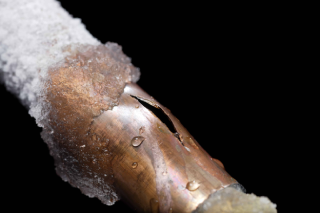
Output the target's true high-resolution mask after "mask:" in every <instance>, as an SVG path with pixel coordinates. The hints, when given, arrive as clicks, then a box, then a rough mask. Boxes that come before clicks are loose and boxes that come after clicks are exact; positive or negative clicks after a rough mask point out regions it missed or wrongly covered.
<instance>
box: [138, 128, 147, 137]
mask: <svg viewBox="0 0 320 213" xmlns="http://www.w3.org/2000/svg"><path fill="white" fill-rule="evenodd" d="M145 130H146V128H145V127H144V126H142V127H140V129H139V134H140V135H141V134H142V133H144V131H145Z"/></svg>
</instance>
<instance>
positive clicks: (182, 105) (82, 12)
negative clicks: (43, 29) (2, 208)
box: [0, 1, 289, 212]
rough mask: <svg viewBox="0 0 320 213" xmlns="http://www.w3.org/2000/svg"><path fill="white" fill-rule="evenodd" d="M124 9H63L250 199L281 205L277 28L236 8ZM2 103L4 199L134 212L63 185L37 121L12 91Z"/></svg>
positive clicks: (28, 205)
mask: <svg viewBox="0 0 320 213" xmlns="http://www.w3.org/2000/svg"><path fill="white" fill-rule="evenodd" d="M69 2H73V4H71V3H69ZM118 3H119V4H116V5H114V4H111V3H110V2H108V1H96V2H94V1H93V2H92V1H83V2H81V1H62V6H63V7H64V8H65V9H66V10H67V11H69V12H70V13H71V14H72V15H73V16H75V17H79V18H81V19H82V22H83V23H84V24H85V25H86V27H87V29H88V30H89V31H90V32H91V33H92V34H93V36H95V37H97V38H98V39H99V40H100V41H101V42H103V43H105V42H107V41H112V42H116V43H118V44H120V45H121V46H122V47H123V51H124V53H125V54H127V55H128V56H129V57H131V58H132V62H133V64H134V65H135V66H137V67H139V68H140V69H141V73H142V75H141V78H140V80H139V82H138V84H139V85H140V86H141V87H142V88H143V89H144V90H146V91H147V92H148V93H149V94H150V95H152V96H153V97H155V98H156V99H157V100H158V101H159V102H160V103H162V104H163V105H164V106H166V107H168V108H169V109H170V110H171V111H172V112H173V114H174V115H176V117H177V118H179V119H180V121H181V123H182V124H184V126H185V127H186V128H187V129H188V130H189V132H190V133H191V134H192V135H193V136H194V137H195V138H196V139H197V141H198V142H199V143H200V144H201V146H203V147H204V149H205V150H207V152H208V153H209V154H210V155H211V156H212V157H214V158H217V159H220V160H221V161H222V163H223V164H224V165H225V168H226V170H227V171H228V172H229V173H230V174H231V175H232V176H233V177H234V178H235V179H237V180H238V181H239V182H240V183H241V184H242V185H243V186H244V187H245V188H246V189H247V192H249V193H255V194H256V195H258V196H262V195H264V196H267V197H269V198H270V199H271V201H273V202H274V203H277V204H278V205H280V203H281V200H280V196H282V195H281V193H279V192H278V187H279V185H280V184H281V183H283V182H284V180H285V177H283V175H281V173H280V171H283V170H285V168H286V167H283V166H281V164H282V163H280V162H279V160H285V158H284V159H282V158H281V157H280V153H283V152H284V150H283V149H282V148H280V147H282V145H283V144H286V143H288V141H287V139H286V138H287V137H286V134H285V131H284V129H285V128H286V121H285V119H286V112H285V110H286V109H285V104H284V103H285V100H286V96H287V93H289V92H288V91H287V89H286V88H284V87H283V86H281V84H282V83H283V82H284V81H285V80H284V78H283V76H282V75H281V74H280V73H281V69H283V66H284V65H283V64H281V63H280V62H281V52H282V49H281V45H279V44H280V43H281V41H279V37H281V34H279V31H278V25H272V23H270V19H268V16H266V17H265V16H264V15H261V14H259V13H260V12H261V11H260V10H259V9H257V11H251V12H250V13H247V11H245V12H241V11H237V5H233V6H232V5H230V7H229V6H228V7H223V8H220V7H218V6H217V7H213V6H210V7H209V5H200V4H199V5H198V4H193V5H186V4H183V5H180V6H177V7H176V6H173V5H170V4H167V5H165V4H162V3H157V4H156V3H155V4H154V5H148V4H144V5H142V4H141V5H127V4H125V3H121V2H118ZM229 8H231V9H232V10H229ZM0 95H1V96H0V97H1V105H0V107H1V111H2V113H1V114H2V115H1V116H2V119H1V122H2V128H1V133H2V135H3V139H1V142H2V148H1V150H2V152H3V155H2V156H1V161H2V173H1V174H2V179H3V181H2V184H5V185H7V187H6V188H7V189H6V190H5V192H2V193H3V194H5V195H6V196H8V197H9V198H10V199H9V200H13V201H17V200H19V201H18V202H13V203H12V205H11V204H10V206H11V208H13V209H15V208H17V207H19V206H24V208H25V209H33V211H35V212H38V211H39V212H40V211H43V210H44V209H43V206H46V207H45V208H46V209H47V208H48V209H50V210H54V211H62V212H67V211H68V210H72V211H74V212H76V211H83V212H84V211H89V210H93V211H95V212H96V211H97V210H102V211H106V212H107V211H108V212H113V211H125V212H131V210H130V209H128V207H127V206H126V205H124V204H123V203H122V202H118V203H116V204H115V205H114V206H111V207H108V206H105V205H103V204H102V203H101V202H100V201H99V200H98V199H90V198H88V197H86V196H84V195H82V194H81V193H80V190H79V189H76V188H73V187H71V186H70V185H69V184H68V183H65V182H63V181H62V180H61V179H60V177H58V176H57V175H56V173H55V170H54V162H53V159H52V157H51V156H50V155H49V150H48V148H47V146H46V144H45V143H44V142H43V141H42V139H41V138H40V131H41V129H40V128H38V127H37V126H36V124H35V121H34V119H33V118H31V117H30V116H29V115H28V113H27V110H26V109H24V108H23V107H22V106H21V104H20V103H19V101H18V100H17V99H16V98H15V97H14V96H13V95H11V94H10V93H8V92H7V91H6V90H5V88H4V86H3V85H1V87H0ZM281 208H282V207H281V205H280V206H279V207H278V209H281Z"/></svg>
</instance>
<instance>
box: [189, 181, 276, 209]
mask: <svg viewBox="0 0 320 213" xmlns="http://www.w3.org/2000/svg"><path fill="white" fill-rule="evenodd" d="M211 212H219V213H276V212H277V210H276V205H275V204H273V203H272V202H271V201H270V200H269V199H268V198H266V197H257V196H256V195H254V194H244V193H243V192H241V191H239V190H237V189H234V188H231V187H227V188H224V189H222V190H219V191H217V192H215V193H213V194H211V195H210V196H209V198H208V199H207V200H205V201H204V202H203V203H202V204H200V205H199V206H198V208H197V209H196V210H195V211H193V212H192V213H211Z"/></svg>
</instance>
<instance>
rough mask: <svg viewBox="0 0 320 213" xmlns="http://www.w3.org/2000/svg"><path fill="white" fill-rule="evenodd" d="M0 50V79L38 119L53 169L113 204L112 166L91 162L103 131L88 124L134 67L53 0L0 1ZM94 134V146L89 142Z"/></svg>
mask: <svg viewBox="0 0 320 213" xmlns="http://www.w3.org/2000/svg"><path fill="white" fill-rule="evenodd" d="M0 57H1V60H0V70H1V72H0V73H1V74H0V75H1V81H3V82H4V83H5V85H6V87H7V89H8V90H9V91H11V92H12V93H14V94H16V95H17V96H18V97H19V99H20V100H21V102H22V103H23V104H24V105H25V106H26V107H27V108H29V109H30V110H29V113H30V114H31V115H32V116H33V117H34V118H35V119H36V122H37V124H38V125H39V126H41V127H43V132H42V138H43V139H44V141H45V142H46V143H47V144H48V146H49V147H50V153H51V155H52V156H53V157H54V159H55V164H56V170H57V173H58V174H59V175H60V176H61V177H62V179H63V180H65V181H68V182H70V183H71V184H72V185H73V186H75V187H78V188H80V189H81V191H82V192H83V193H84V194H86V195H88V196H90V197H98V198H99V199H100V200H101V201H102V202H103V203H105V204H107V205H111V204H113V203H114V202H115V201H116V200H118V196H117V195H116V193H115V191H114V189H113V188H112V186H111V184H112V181H113V180H112V171H111V170H110V169H109V170H108V169H105V170H104V171H109V172H106V173H105V174H103V175H102V176H101V174H100V175H99V174H98V173H97V170H99V169H100V167H101V166H104V167H108V162H100V163H96V160H97V159H98V158H99V156H102V155H103V156H107V155H108V151H107V150H106V149H104V148H103V147H104V146H106V143H107V142H108V139H106V138H97V137H96V136H95V135H92V134H91V133H90V124H91V122H92V119H93V118H94V117H96V116H98V115H99V114H100V113H101V112H103V111H104V110H109V109H112V108H113V106H115V105H117V103H118V100H117V99H118V97H119V96H120V94H121V93H122V92H123V89H124V86H125V84H126V83H129V82H136V81H137V80H138V78H139V71H138V69H137V68H134V67H133V66H132V64H131V63H130V59H129V58H128V57H127V56H125V55H124V54H123V53H122V50H121V47H120V46H118V45H117V44H114V43H107V44H106V45H102V44H101V43H100V42H99V41H97V40H96V39H95V38H94V37H92V36H91V35H90V33H88V31H87V30H86V29H85V27H84V25H83V24H82V23H81V22H80V20H79V19H74V18H72V17H71V16H70V15H69V14H68V13H67V12H66V11H64V10H63V9H62V8H61V7H60V5H59V3H58V2H56V1H53V0H47V1H42V0H32V1H30V0H8V1H3V0H1V1H0ZM75 106H76V107H75ZM82 135H86V136H87V137H80V136H82ZM92 139H94V140H92ZM74 141H77V143H73V142H74ZM79 142H80V143H82V144H83V146H82V147H81V149H79V147H76V146H78V144H79ZM95 142H96V143H99V144H100V145H101V147H102V148H101V149H100V150H92V149H91V148H90V143H95ZM71 150H73V151H74V152H72V151H71ZM71 152H72V153H71ZM79 152H82V153H79ZM79 155H81V156H82V157H81V158H77V157H76V156H79ZM93 156H94V157H93ZM104 159H105V161H108V160H107V158H104ZM88 164H89V165H90V166H88Z"/></svg>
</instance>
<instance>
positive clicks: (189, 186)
mask: <svg viewBox="0 0 320 213" xmlns="http://www.w3.org/2000/svg"><path fill="white" fill-rule="evenodd" d="M199 187H200V184H199V183H197V182H196V181H195V180H194V181H190V182H189V183H188V184H187V189H188V190H189V191H195V190H197V189H198V188H199Z"/></svg>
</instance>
